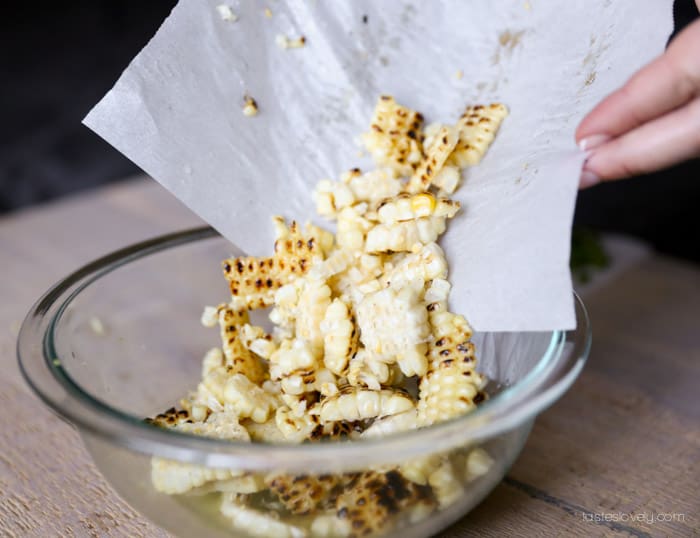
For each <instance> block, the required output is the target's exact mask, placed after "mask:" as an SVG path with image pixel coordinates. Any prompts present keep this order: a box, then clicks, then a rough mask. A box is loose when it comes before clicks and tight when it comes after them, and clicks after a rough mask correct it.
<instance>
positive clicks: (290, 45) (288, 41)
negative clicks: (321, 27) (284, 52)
mask: <svg viewBox="0 0 700 538" xmlns="http://www.w3.org/2000/svg"><path fill="white" fill-rule="evenodd" d="M275 43H277V46H278V47H279V48H281V49H300V48H301V47H303V46H304V45H305V44H306V38H305V37H304V36H300V37H296V38H293V39H292V38H289V37H287V36H286V35H284V34H277V36H276V37H275Z"/></svg>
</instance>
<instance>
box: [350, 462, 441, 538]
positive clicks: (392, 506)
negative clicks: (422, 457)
mask: <svg viewBox="0 0 700 538" xmlns="http://www.w3.org/2000/svg"><path fill="white" fill-rule="evenodd" d="M421 504H425V505H428V506H430V507H432V506H433V504H434V503H433V501H432V499H431V493H430V488H427V487H423V486H420V485H418V484H414V483H413V482H410V481H408V480H406V479H405V478H404V477H403V476H401V474H400V473H399V472H398V471H389V472H386V473H382V472H377V471H366V472H364V473H361V474H360V475H359V476H357V477H356V478H355V480H354V481H353V482H351V483H350V484H348V485H347V486H345V487H344V489H343V492H342V493H341V495H340V496H339V497H338V500H337V501H336V514H337V515H338V516H339V517H341V518H342V519H347V520H348V522H349V523H350V527H351V528H352V531H353V533H354V534H356V535H358V536H375V535H378V534H385V533H389V532H390V531H391V530H392V528H393V527H394V525H395V523H396V522H397V521H398V519H399V517H400V515H402V514H403V513H404V510H405V509H407V508H408V507H409V506H416V505H421Z"/></svg>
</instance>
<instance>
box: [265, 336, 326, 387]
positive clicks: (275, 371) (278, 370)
mask: <svg viewBox="0 0 700 538" xmlns="http://www.w3.org/2000/svg"><path fill="white" fill-rule="evenodd" d="M318 368H319V364H318V361H317V359H316V356H315V355H314V353H313V351H312V349H311V347H310V346H309V344H308V342H306V341H304V340H300V339H296V340H293V341H289V340H285V341H283V342H282V343H281V345H280V347H279V348H278V349H277V351H275V352H274V353H273V354H272V356H271V357H270V377H271V378H272V379H274V380H282V379H284V378H286V377H288V376H290V375H292V374H297V373H299V372H310V373H313V372H315V371H316V370H317V369H318Z"/></svg>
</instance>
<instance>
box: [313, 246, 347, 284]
mask: <svg viewBox="0 0 700 538" xmlns="http://www.w3.org/2000/svg"><path fill="white" fill-rule="evenodd" d="M354 261H355V253H353V252H351V251H349V250H344V249H342V250H335V251H333V252H332V253H331V254H330V255H329V256H328V258H326V259H325V260H323V261H322V262H320V263H318V264H316V265H314V267H312V268H311V270H310V271H309V278H312V279H317V280H327V279H329V278H331V277H332V276H335V275H337V274H338V273H342V272H343V271H345V269H347V268H348V267H349V266H350V265H351V264H352V263H354Z"/></svg>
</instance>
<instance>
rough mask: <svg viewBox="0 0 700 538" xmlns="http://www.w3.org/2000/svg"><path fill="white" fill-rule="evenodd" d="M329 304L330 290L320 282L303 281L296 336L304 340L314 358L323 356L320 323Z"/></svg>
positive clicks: (297, 313) (297, 312)
mask: <svg viewBox="0 0 700 538" xmlns="http://www.w3.org/2000/svg"><path fill="white" fill-rule="evenodd" d="M330 304H331V289H330V288H329V287H328V286H327V285H326V284H325V283H324V282H323V281H322V280H311V279H305V282H304V286H303V288H302V290H301V293H300V294H299V301H298V303H297V307H296V316H295V318H296V327H295V331H296V336H297V338H300V339H303V340H305V341H306V342H307V343H308V344H309V346H310V348H311V352H312V353H313V354H314V356H315V357H317V358H320V357H322V356H323V338H324V336H323V332H322V330H321V323H322V322H323V318H324V316H325V314H326V310H327V309H328V307H329V306H330Z"/></svg>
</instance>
